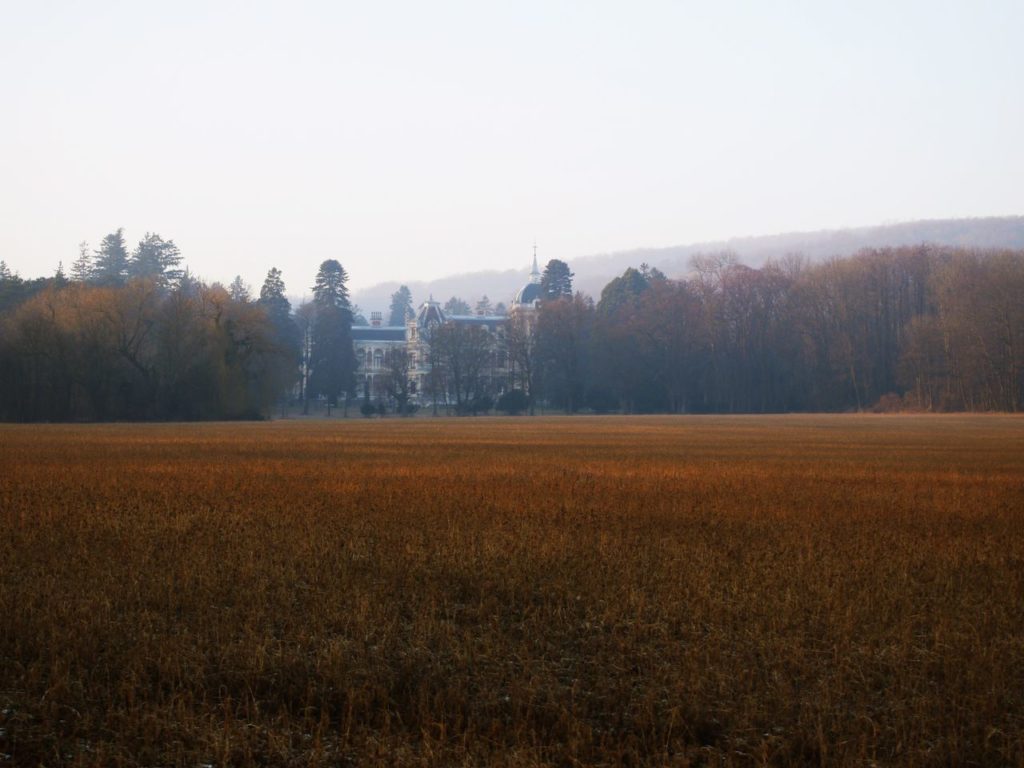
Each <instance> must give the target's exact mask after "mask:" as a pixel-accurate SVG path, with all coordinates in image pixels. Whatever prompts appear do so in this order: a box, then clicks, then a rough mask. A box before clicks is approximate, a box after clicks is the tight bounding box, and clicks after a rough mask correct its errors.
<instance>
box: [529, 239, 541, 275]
mask: <svg viewBox="0 0 1024 768" xmlns="http://www.w3.org/2000/svg"><path fill="white" fill-rule="evenodd" d="M530 282H531V283H539V282H540V270H539V269H537V243H536V241H535V242H534V243H533V269H531V270H530Z"/></svg>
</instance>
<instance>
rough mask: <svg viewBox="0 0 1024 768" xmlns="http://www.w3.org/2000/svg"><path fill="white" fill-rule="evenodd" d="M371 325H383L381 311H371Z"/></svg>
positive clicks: (377, 326)
mask: <svg viewBox="0 0 1024 768" xmlns="http://www.w3.org/2000/svg"><path fill="white" fill-rule="evenodd" d="M370 325H372V326H373V327H374V328H380V326H381V314H380V312H371V313H370Z"/></svg>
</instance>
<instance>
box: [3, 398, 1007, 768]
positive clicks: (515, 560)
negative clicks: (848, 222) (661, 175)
mask: <svg viewBox="0 0 1024 768" xmlns="http://www.w3.org/2000/svg"><path fill="white" fill-rule="evenodd" d="M0 526H2V531H3V535H2V536H0V753H2V754H0V765H3V764H5V763H11V764H15V765H36V764H45V765H50V766H57V765H76V766H78V765H81V766H91V765H104V766H106V765H136V764H145V765H192V766H195V765H199V764H206V765H303V766H305V765H349V764H351V765H497V766H502V765H508V766H511V765H558V766H562V765H575V764H586V765H640V764H652V765H716V766H717V765H762V764H768V765H807V764H822V765H870V764H872V763H878V764H885V765H915V766H922V765H1021V764H1024V419H1022V418H1019V417H1011V416H920V417H918V416H779V417H675V418H670V417H651V418H626V417H621V418H620V417H606V418H582V417H573V418H536V419H525V418H523V419H490V418H480V419H464V420H445V419H441V420H431V419H429V418H427V419H412V420H404V421H403V420H374V421H364V420H356V419H348V420H342V419H338V420H332V421H318V422H302V421H285V422H274V423H265V424H210V425H194V424H189V425H113V426H103V425H81V426H0Z"/></svg>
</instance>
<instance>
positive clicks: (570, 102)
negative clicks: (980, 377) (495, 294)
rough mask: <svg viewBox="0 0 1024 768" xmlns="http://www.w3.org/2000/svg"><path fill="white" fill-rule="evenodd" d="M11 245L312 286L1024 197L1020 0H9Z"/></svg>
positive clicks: (872, 220) (985, 206)
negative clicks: (144, 253) (113, 240)
mask: <svg viewBox="0 0 1024 768" xmlns="http://www.w3.org/2000/svg"><path fill="white" fill-rule="evenodd" d="M0 19H2V24H0V259H3V260H6V261H7V262H8V264H9V265H10V266H12V267H13V268H15V269H17V270H18V271H20V272H21V274H22V275H23V276H25V277H34V276H38V275H43V274H52V273H53V271H54V269H55V268H56V266H57V262H58V261H60V260H63V262H64V265H65V267H69V266H70V264H71V262H72V261H73V260H74V258H75V257H76V255H77V246H78V243H79V242H80V241H82V240H87V241H88V242H89V243H90V245H92V246H94V247H95V246H96V245H97V244H98V243H99V241H100V240H101V239H102V237H103V236H104V235H105V234H107V233H108V232H111V231H113V230H115V229H116V228H117V227H124V228H125V230H126V234H127V236H128V238H129V241H130V242H131V243H132V244H133V245H134V243H136V242H138V240H139V239H140V238H141V237H142V236H143V235H144V234H145V232H147V231H155V232H158V233H160V234H161V235H163V236H164V237H167V238H173V239H174V240H175V242H177V243H178V245H179V246H180V247H181V250H182V253H183V255H184V256H185V259H186V262H187V263H188V264H189V266H190V267H191V268H192V270H193V272H195V273H196V274H197V275H199V276H202V277H204V278H206V279H208V280H221V281H222V282H225V283H227V282H228V281H230V280H231V278H232V277H233V276H234V275H236V274H241V275H242V277H243V278H244V279H246V280H247V281H248V282H250V283H251V284H253V286H254V287H255V288H258V286H259V285H260V284H261V283H262V281H263V277H264V275H265V274H266V272H267V270H268V269H269V268H270V267H272V266H277V267H279V268H280V269H282V270H283V272H284V277H285V282H286V283H287V285H288V290H289V293H292V294H301V293H303V292H304V290H306V289H308V287H309V286H310V285H312V282H313V277H314V275H315V273H316V269H317V266H318V265H319V263H320V262H321V261H323V260H324V259H327V258H336V259H338V260H339V261H340V262H341V263H342V264H343V265H344V266H345V268H346V269H347V270H348V272H349V275H350V286H351V287H353V288H359V287H364V286H368V285H370V284H373V283H377V282H381V281H384V280H415V279H429V278H434V277H440V276H442V275H445V274H450V273H455V272H463V271H471V270H477V269H509V268H518V267H523V266H525V265H526V264H527V263H528V262H529V259H530V254H531V252H532V243H533V241H534V239H535V238H536V240H537V242H538V244H539V254H540V257H541V260H542V261H546V260H547V259H549V258H561V259H564V260H567V261H569V262H570V264H571V262H572V259H574V258H576V257H579V256H584V255H589V254H592V253H600V252H608V251H614V250H623V249H629V248H635V247H640V246H652V247H655V246H668V245H676V244H683V243H690V242H695V241H702V240H710V239H720V238H726V237H730V236H736V235H757V234H770V233H776V232H784V231H793V230H807V229H822V228H832V227H842V226H856V225H870V224H881V223H883V222H887V221H895V220H901V221H902V220H911V219H921V218H944V217H962V216H985V215H1008V214H1021V213H1024V148H1022V144H1021V142H1022V139H1024V45H1022V44H1021V31H1022V30H1024V2H1021V0H1008V1H1006V2H985V1H984V0H974V1H973V2H967V1H966V0H965V1H964V2H959V3H950V2H936V1H935V0H932V1H931V2H898V0H889V1H886V2H813V1H808V2H749V3H729V2H711V0H707V1H706V2H667V1H666V2H655V1H653V0H652V1H650V2H645V1H644V0H635V1H633V2H626V0H621V1H620V2H597V1H595V0H585V1H584V0H579V1H578V2H557V1H555V0H545V1H544V2H539V1H537V2H535V1H533V0H515V1H514V2H486V1H485V0H477V1H476V2H469V1H467V2H447V1H446V0H431V2H358V3H356V2H326V1H324V2H312V1H310V2H294V1H293V2H287V3H286V2H280V3H269V2H252V1H248V2H181V1H177V2H163V3H155V2H127V1H126V2H110V1H106V0H90V1H89V2H57V1H53V2H47V1H46V0H38V2H23V1H21V0H18V1H13V0H11V1H7V0H0Z"/></svg>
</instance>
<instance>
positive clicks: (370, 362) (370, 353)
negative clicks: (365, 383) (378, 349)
mask: <svg viewBox="0 0 1024 768" xmlns="http://www.w3.org/2000/svg"><path fill="white" fill-rule="evenodd" d="M366 367H367V368H372V367H373V350H372V349H368V350H366Z"/></svg>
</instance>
